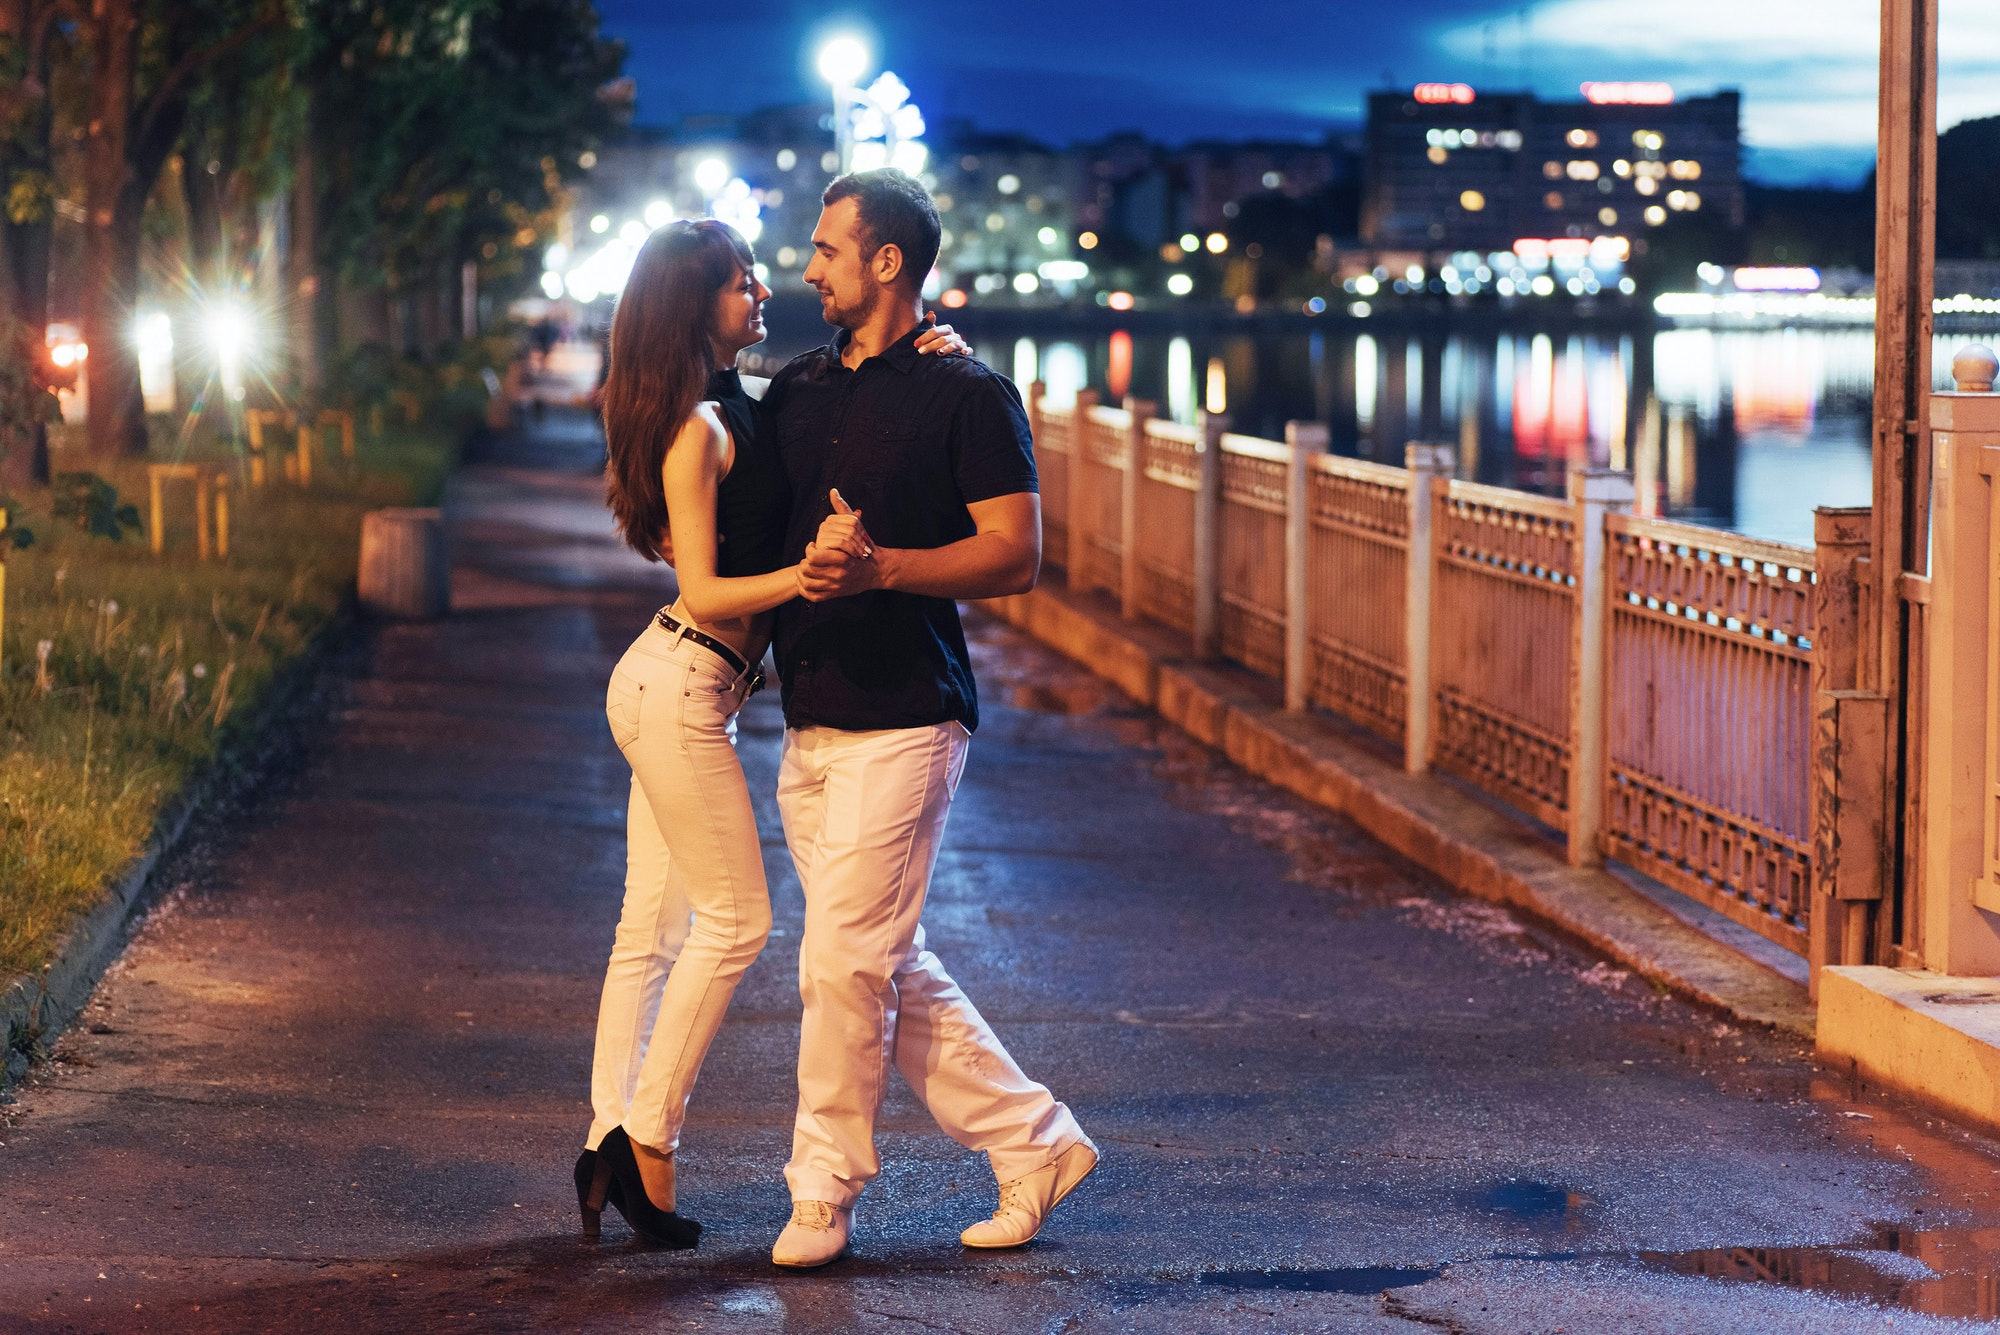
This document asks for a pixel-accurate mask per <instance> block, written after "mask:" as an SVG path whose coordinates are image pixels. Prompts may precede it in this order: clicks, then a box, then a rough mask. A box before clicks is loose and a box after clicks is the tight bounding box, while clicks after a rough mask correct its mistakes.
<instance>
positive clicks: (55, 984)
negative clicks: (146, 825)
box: [0, 598, 355, 1093]
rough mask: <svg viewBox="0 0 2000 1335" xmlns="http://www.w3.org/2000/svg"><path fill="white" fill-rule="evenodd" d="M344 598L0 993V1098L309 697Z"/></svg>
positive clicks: (334, 636) (337, 637) (86, 996)
mask: <svg viewBox="0 0 2000 1335" xmlns="http://www.w3.org/2000/svg"><path fill="white" fill-rule="evenodd" d="M354 625H355V616H354V606H353V601H352V599H351V598H350V599H349V600H348V601H347V602H345V603H343V604H342V605H341V606H340V607H339V608H338V609H337V610H336V611H335V612H334V614H333V616H332V617H331V618H329V619H328V621H327V623H326V625H325V626H323V627H321V628H320V630H319V633H318V634H317V635H315V636H314V637H313V639H312V642H311V643H310V644H308V645H307V646H306V648H305V649H304V650H303V651H302V652H301V653H300V654H299V655H298V656H297V657H296V658H294V659H292V660H291V661H290V662H289V663H286V664H285V665H284V666H283V667H281V668H280V669H278V672H277V674H276V676H274V677H273V678H272V681H271V684H270V687H269V688H268V689H267V690H266V692H265V695H264V700H263V702H262V704H260V705H259V706H258V709H257V713H256V716H255V717H254V718H253V719H252V720H251V721H250V723H249V725H248V726H247V727H246V728H245V729H244V730H243V731H242V732H241V733H239V734H238V739H237V741H236V743H235V744H234V745H226V746H225V747H224V748H223V749H222V750H220V751H218V752H217V753H216V754H215V756H213V757H212V758H211V759H210V760H209V762H208V764H207V765H205V766H204V767H203V768H202V769H201V771H200V772H198V773H197V774H196V775H195V776H194V778H193V779H192V780H190V781H189V783H188V785H187V787H186V788H185V789H183V790H182V791H181V793H180V794H179V795H177V796H176V797H175V798H174V799H173V800H172V801H171V802H169V803H168V804H167V806H166V808H165V809H164V810H163V811H162V812H161V813H160V817H159V819H158V821H156V822H155V823H154V826H153V834H152V837H151V838H149V839H148V840H147V841H146V847H145V849H144V851H142V852H141V853H140V854H139V856H138V857H137V858H135V859H133V861H132V863H131V864H130V865H129V866H127V867H126V868H125V870H124V871H122V872H120V873H119V874H118V875H117V876H116V877H115V878H114V879H113V880H112V883H111V888H110V890H109V891H108V892H107V893H106V895H105V897H104V899H103V901H102V902H101V903H99V904H98V905H97V907H96V908H94V909H92V910H91V911H90V912H89V913H87V914H85V915H84V916H83V917H82V918H81V919H79V920H78V921H77V923H76V924H75V925H74V926H73V927H71V928H70V930H69V933H68V935H66V936H65V937H64V938H63V940H62V942H61V944H60V945H58V946H57V947H56V950H55V954H54V955H53V956H52V957H51V958H50V960H49V962H48V963H47V964H45V965H43V966H42V968H41V970H40V971H39V972H36V973H28V974H24V975H22V976H21V977H19V978H16V979H14V980H13V982H12V983H11V984H10V985H9V986H8V987H7V989H6V990H5V991H4V992H0V1035H4V1036H5V1039H6V1047H5V1049H4V1050H0V1051H4V1066H0V1093H4V1092H5V1091H6V1090H7V1089H9V1088H10V1087H11V1086H12V1085H13V1084H14V1083H15V1082H17V1081H18V1080H19V1079H20V1078H21V1076H22V1075H23V1074H25V1073H26V1072H27V1069H28V1065H29V1061H30V1055H31V1054H32V1053H35V1052H38V1051H45V1050H47V1048H48V1047H49V1046H50V1045H52V1044H53V1043H54V1042H55V1040H56V1039H57V1038H58V1037H59V1036H60V1035H61V1034H62V1032H63V1030H64V1029H66V1028H68V1027H69V1025H70V1023H71V1022H72V1021H73V1020H75V1019H76V1017H77V1015H78V1014H79V1013H81V1012H82V1010H83V1008H84V1006H85V1005H86V1004H87V1003H88V1002H89V1001H90V994H91V992H92V991H93V990H94V989H95V988H96V987H97V983H98V980H99V979H101V978H102V977H104V971H105V970H106V969H108V968H110V967H111V963H112V961H113V960H115V959H117V958H118V955H119V953H120V952H122V951H123V950H124V949H125V943H126V941H127V940H128V939H129V937H130V935H131V929H132V927H133V925H134V924H135V923H136V922H137V920H138V919H139V918H140V917H141V916H142V915H143V914H144V913H145V911H146V909H148V908H149V907H151V905H152V902H153V897H154V895H155V894H156V893H157V892H158V890H159V886H158V885H157V884H156V883H155V880H154V876H155V873H156V872H158V871H159V869H160V866H161V864H162V863H164V862H165V861H166V860H167V858H168V856H169V855H171V854H172V853H173V852H174V851H175V850H176V849H177V848H179V847H180V843H181V840H182V838H183V837H185V836H186V834H187V832H188V828H189V826H190V825H191V824H192V823H193V821H194V818H195V816H196V815H197V814H198V813H199V812H200V811H201V809H202V808H203V807H204V806H205V805H207V804H208V803H209V802H210V801H211V800H212V799H214V798H215V797H217V796H218V795H220V794H224V793H226V792H228V791H229V788H230V783H229V773H230V770H231V769H232V768H233V767H234V766H235V763H236V762H237V761H239V760H241V759H242V758H243V757H244V755H245V753H246V752H249V753H252V754H254V753H255V750H256V747H257V743H258V739H259V738H261V737H263V736H264V735H265V733H266V731H267V729H268V728H269V727H270V725H271V724H272V723H273V722H275V721H276V720H277V719H278V718H279V717H281V716H282V715H284V714H285V713H287V712H289V711H290V710H291V709H292V708H293V707H294V706H296V704H297V703H298V701H299V699H300V698H301V697H302V696H303V695H304V694H305V693H306V691H307V690H309V689H310V688H311V686H312V684H313V682H314V681H315V680H316V679H317V678H318V676H319V673H320V670H321V669H322V668H323V667H324V666H325V662H326V659H327V657H328V655H329V654H330V653H331V652H332V650H333V649H334V647H335V646H336V645H338V644H340V643H341V642H342V641H343V640H344V639H345V638H346V637H347V635H348V634H349V633H350V632H351V631H352V630H353V628H354Z"/></svg>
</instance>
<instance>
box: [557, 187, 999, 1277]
mask: <svg viewBox="0 0 2000 1335" xmlns="http://www.w3.org/2000/svg"><path fill="white" fill-rule="evenodd" d="M770 295H771V293H770V291H769V289H767V288H766V287H765V286H764V284H763V283H762V282H761V281H760V280H759V279H758V277H757V273H756V265H755V262H754V260H753V258H752V256H751V253H750V248H749V246H748V245H747V244H745V242H744V240H743V238H742V237H741V236H740V235H738V234H737V232H736V231H735V230H734V229H733V228H731V227H729V226H727V225H726V224H724V223H720V222H716V221H714V220H708V219H705V220H702V221H699V222H676V223H671V224H669V225H667V226H665V227H662V228H660V229H659V230H657V231H655V232H654V233H653V234H652V236H651V237H649V238H648V239H647V241H646V243H645V244H644V245H643V246H642V247H641V248H640V250H639V254H638V257H637V259H636V261H635V262H634V264H633V266H632V272H631V276H630V278H629V279H628V281H627V284H626V287H625V291H624V295H623V296H622V298H621V299H620V301H619V304H618V311H617V314H616V316H615V318H614V322H613V325H612V328H611V334H610V341H609V348H608V356H607V371H608V376H607V379H606V381H605V385H604V393H603V411H604V427H605V440H606V445H607V449H608V452H609V460H608V465H607V468H606V483H607V490H608V493H609V499H610V503H611V509H612V512H613V514H614V515H615V516H616V518H617V521H618V526H619V529H620V531H621V532H622V533H623V535H624V538H625V541H626V542H627V544H629V545H630V546H631V547H632V548H633V549H634V550H635V551H637V552H638V553H639V554H640V555H642V556H644V557H646V558H647V559H648V560H659V559H661V557H662V556H666V557H667V559H669V560H674V561H677V563H678V574H679V579H680V597H679V598H678V599H677V600H676V601H675V602H674V603H673V605H672V606H670V607H668V608H666V609H664V610H662V611H661V612H660V613H659V614H658V615H657V616H656V617H655V618H654V619H653V621H652V622H651V623H650V624H649V625H648V626H647V627H646V629H645V631H644V632H643V633H642V634H641V635H640V636H639V638H638V639H637V640H636V641H634V642H633V644H632V647H631V648H630V649H628V650H627V651H626V653H625V655H624V657H623V658H621V659H620V660H619V662H618V666H617V668H616V670H615V671H614V672H613V673H612V675H611V684H610V687H609V690H608V691H607V693H606V701H605V709H606V714H607V716H608V718H609V720H610V725H611V732H612V736H613V737H614V738H615V740H616V741H617V743H618V747H619V749H620V750H621V751H622V752H624V755H625V759H626V760H627V761H628V762H629V763H630V764H631V766H632V793H631V801H630V803H629V804H628V807H627V817H626V877H625V901H624V907H623V911H622V914H621V916H620V919H619V923H618V932H617V936H616V939H615V941H614V943H613V946H612V950H611V960H610V964H609V966H608V968H607V969H606V972H605V979H604V995H603V1000H602V1003H601V1005H600V1007H599V1011H598V1022H597V1043H596V1055H595V1060H594V1062H593V1065H592V1070H591V1091H590V1092H591V1106H592V1109H593V1120H592V1123H591V1127H590V1131H589V1134H588V1136H587V1137H586V1139H585V1142H584V1143H585V1146H586V1148H585V1149H584V1151H583V1153H582V1155H581V1156H579V1158H578V1159H577V1163H576V1170H575V1178H576V1190H577V1200H578V1204H579V1207H580V1208H581V1210H582V1214H583V1221H584V1229H585V1232H586V1233H588V1234H592V1235H595V1234H596V1232H597V1230H598V1223H599V1216H600V1214H601V1212H602V1210H603V1207H604V1206H605V1204H606V1203H607V1202H608V1203H609V1204H611V1205H613V1206H615V1207H616V1208H617V1209H619V1210H620V1211H621V1212H622V1213H623V1214H624V1216H625V1218H626V1221H627V1222H628V1223H630V1224H631V1226H632V1228H633V1230H634V1231H635V1232H637V1233H639V1234H640V1235H641V1236H642V1237H644V1238H646V1239H648V1240H650V1241H653V1242H655V1243H660V1244H664V1245H666V1246H671V1247H691V1246H693V1245H694V1243H695V1240H696V1238H697V1237H698V1236H699V1234H700V1231H701V1226H700V1225H699V1224H698V1223H696V1222H695V1221H693V1220H691V1219H688V1218H686V1217H684V1216H682V1215H680V1214H679V1213H678V1210H677V1206H678V1203H679V1202H678V1199H677V1193H676V1182H675V1171H674V1151H675V1148H676V1147H677V1146H678V1145H679V1143H680V1134H681V1122H682V1119H683V1117H684V1115H685V1113H686V1111H687V1103H688V1097H689V1095H690V1094H692V1093H693V1090H694V1083H695V1077H696V1075H697V1074H698V1073H699V1072H700V1070H701V1063H702V1059H703V1058H704V1057H705V1056H706V1055H707V1053H708V1047H709V1044H710V1043H711V1042H712V1041H713V1040H714V1038H715V1033H716V1030H717V1028H718V1027H719V1026H720V1025H721V1023H722V1017H723V1013H724V1011H725V1010H726V1009H727V1008H728V1006H729V1001H730V998H731V996H733V995H734V993H735V990H736V984H737V980H738V979H740V978H741V977H742V975H743V971H744V970H745V969H746V968H748V967H749V965H750V963H751V961H752V960H754V959H756V957H757V953H758V951H760V950H761V949H762V948H763V945H764V940H765V936H766V934H767V933H768V931H769V929H770V924H771V904H770V896H769V893H768V891H767V890H766V887H765V884H764V864H763V855H762V852H761V849H760V846H759V841H758V837H757V825H756V821H755V818H754V817H753V815H752V813H751V807H750V793H749V789H748V787H747V785H746V784H745V782H744V778H743V769H742V766H741V765H740V764H739V763H738V761H737V759H736V751H735V737H736V725H735V716H736V712H737V710H738V709H740V708H741V707H742V705H743V702H744V700H745V699H746V698H747V697H748V696H749V694H750V693H751V692H752V691H754V690H756V689H757V688H758V686H760V685H761V684H762V680H763V679H762V675H761V674H760V673H759V672H758V670H757V667H756V665H757V664H758V663H759V662H761V661H762V660H763V657H764V651H765V648H766V646H767V645H768V644H769V642H770V635H771V615H770V613H771V609H772V608H774V607H776V606H777V605H778V604H780V603H783V602H786V601H789V600H792V599H794V598H796V597H797V596H798V594H799V592H800V588H801V579H802V575H803V563H802V562H801V561H799V560H796V559H793V560H790V561H788V560H786V559H785V557H784V555H783V549H784V543H785V533H786V527H787V524H788V522H789V519H790V516H791V510H792V507H791V501H790V494H789V492H788V490H787V487H786V483H785V478H784V474H783V472H782V470H781V469H780V467H779V464H778V459H777V453H776V449H775V447H774V446H773V444H772V443H771V441H770V438H769V433H768V432H767V431H766V430H765V429H764V427H763V425H762V417H761V414H760V412H759V410H758V407H757V404H756V402H755V400H754V399H753V398H752V397H751V395H750V393H749V392H748V391H747V390H746V388H745V386H744V384H743V383H742V381H741V379H740V378H739V376H738V375H737V372H736V369H735V367H736V359H737V356H738V354H739V353H741V352H742V351H743V349H745V348H747V347H750V346H751V345H753V344H755V343H757V342H759V341H761V340H762V339H763V337H764V319H763V305H764V302H765V300H766V299H767V298H768V297H769V296H770ZM924 346H925V348H926V350H935V351H945V352H950V351H960V350H963V349H964V346H965V345H964V341H963V340H962V339H959V338H958V337H957V336H956V335H955V334H953V333H952V332H951V331H950V329H948V328H947V329H942V330H934V331H929V332H927V333H926V335H925V337H924ZM760 388H761V387H760ZM670 535H671V537H670Z"/></svg>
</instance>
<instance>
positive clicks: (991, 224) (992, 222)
mask: <svg viewBox="0 0 2000 1335" xmlns="http://www.w3.org/2000/svg"><path fill="white" fill-rule="evenodd" d="M1006 225H1007V220H1006V219H1005V218H1003V217H1001V216H1000V215H999V214H997V213H989V214H987V215H986V230H987V231H989V232H997V231H999V230H1000V229H1001V228H1003V227H1005V226H1006Z"/></svg>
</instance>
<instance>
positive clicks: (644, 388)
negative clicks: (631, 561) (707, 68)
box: [604, 218, 756, 561]
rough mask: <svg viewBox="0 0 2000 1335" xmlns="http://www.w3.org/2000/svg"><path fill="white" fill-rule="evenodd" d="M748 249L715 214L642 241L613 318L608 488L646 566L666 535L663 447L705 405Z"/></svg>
mask: <svg viewBox="0 0 2000 1335" xmlns="http://www.w3.org/2000/svg"><path fill="white" fill-rule="evenodd" d="M755 263H756V261H755V259H754V257H753V256H752V255H751V253H750V246H749V244H748V243H747V242H745V241H744V240H743V238H742V236H741V235H739V234H738V233H737V231H736V229H735V228H734V227H731V226H730V225H729V224H728V223H724V222H717V221H716V220H715V219H713V218H703V219H701V220H700V221H698V222H685V221H683V222H673V223H668V224H667V225H666V226H665V227H662V228H660V229H658V230H657V231H655V232H654V233H653V234H652V235H651V236H649V237H647V238H646V243H645V244H644V245H642V246H640V247H639V255H638V258H637V259H635V260H633V262H632V273H631V276H630V277H628V278H627V279H626V280H625V293H624V295H623V296H621V297H620V298H619V299H618V311H617V314H615V315H614V316H612V319H611V369H610V373H609V374H608V375H607V376H606V377H605V381H604V442H605V446H606V453H607V456H608V457H607V459H606V461H605V465H604V483H605V492H606V494H607V496H608V498H609V499H610V502H611V513H612V515H613V516H614V517H616V519H617V520H618V531H619V533H620V534H622V535H623V536H624V538H625V542H626V544H627V545H628V546H630V547H631V548H632V550H633V551H635V552H637V553H639V555H641V556H643V557H645V558H646V559H647V560H648V561H657V560H659V559H660V552H659V544H660V538H661V537H662V536H663V535H664V534H665V533H666V531H667V492H666V484H665V482H664V481H663V480H662V478H661V468H662V466H663V465H664V464H665V462H666V458H667V447H668V446H670V445H672V444H673V443H674V436H675V435H676V434H677V433H678V432H679V431H680V429H681V426H682V424H683V423H685V422H686V421H687V419H688V416H689V414H691V413H693V412H694V409H695V405H696V404H698V403H700V402H701V396H702V391H703V390H704V389H706V388H707V386H708V374H709V368H710V363H711V354H710V352H709V332H710V330H711V329H712V327H713V326H714V322H715V298H716V294H717V293H719V292H721V291H722V289H723V288H725V287H727V286H728V285H729V284H730V283H732V282H735V281H736V280H737V279H738V278H740V277H741V276H742V275H743V274H744V273H745V272H746V271H747V270H750V269H751V268H753V267H755Z"/></svg>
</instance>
